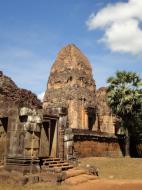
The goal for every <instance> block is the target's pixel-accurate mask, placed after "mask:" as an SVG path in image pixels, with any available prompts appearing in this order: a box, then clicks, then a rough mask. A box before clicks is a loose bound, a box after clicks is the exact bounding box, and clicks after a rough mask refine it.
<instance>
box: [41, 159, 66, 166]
mask: <svg viewBox="0 0 142 190" xmlns="http://www.w3.org/2000/svg"><path fill="white" fill-rule="evenodd" d="M58 163H65V162H64V161H58V160H57V161H45V162H43V165H49V164H58Z"/></svg>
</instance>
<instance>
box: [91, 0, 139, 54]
mask: <svg viewBox="0 0 142 190" xmlns="http://www.w3.org/2000/svg"><path fill="white" fill-rule="evenodd" d="M141 22H142V0H129V1H128V2H127V3H116V4H113V5H112V4H111V5H108V6H106V7H105V8H103V9H101V10H100V11H99V12H97V14H96V15H94V14H92V15H91V16H90V17H89V19H88V21H87V26H88V29H90V30H93V29H97V28H100V29H102V30H104V36H103V38H102V39H101V41H103V42H104V43H105V44H106V45H107V46H108V47H109V48H110V49H111V50H112V51H118V52H128V53H132V54H141V53H142V30H141V28H140V23H141Z"/></svg>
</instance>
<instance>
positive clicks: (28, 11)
mask: <svg viewBox="0 0 142 190" xmlns="http://www.w3.org/2000/svg"><path fill="white" fill-rule="evenodd" d="M141 2H142V1H141V0H129V1H126V0H12V1H11V0H4V1H3V0H0V70H2V71H3V72H4V74H6V75H8V76H10V77H11V78H12V79H13V80H14V81H15V82H16V84H17V85H18V86H19V87H21V88H26V89H29V90H32V91H33V92H34V93H36V94H40V93H42V92H44V91H45V89H46V84H47V80H48V76H49V73H50V68H51V66H52V64H53V62H54V60H55V58H56V55H57V53H58V51H59V50H60V49H61V48H62V47H64V46H65V45H67V44H68V43H74V44H76V46H78V47H79V48H80V49H81V50H82V52H83V53H84V54H85V55H86V56H87V57H88V59H89V61H90V63H91V64H92V68H93V75H94V79H95V80H96V85H97V88H99V87H100V86H104V85H106V79H107V78H108V77H109V76H110V75H113V74H114V73H115V72H116V70H129V71H130V70H131V71H136V72H138V73H139V75H140V76H142V61H141V60H142V30H141V24H142V15H141V11H140V8H142V3H141ZM123 8H124V10H126V13H128V14H124V15H123V12H125V11H124V10H123ZM113 10H115V13H116V14H114V13H113ZM133 10H135V13H134V11H133ZM141 10H142V9H141ZM121 11H123V12H121ZM111 13H112V14H113V15H114V17H113V16H112V15H111ZM120 14H121V15H122V18H121V19H120V17H121V16H120ZM112 17H113V19H112Z"/></svg>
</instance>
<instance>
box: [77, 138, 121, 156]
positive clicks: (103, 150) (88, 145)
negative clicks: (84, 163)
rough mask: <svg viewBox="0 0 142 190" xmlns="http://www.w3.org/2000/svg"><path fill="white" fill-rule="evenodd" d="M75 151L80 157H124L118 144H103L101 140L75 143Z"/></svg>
mask: <svg viewBox="0 0 142 190" xmlns="http://www.w3.org/2000/svg"><path fill="white" fill-rule="evenodd" d="M74 151H75V152H76V154H77V156H78V157H88V156H98V157H122V156H123V154H122V151H121V149H120V145H119V143H118V142H101V141H99V140H83V141H79V140H78V141H75V142H74Z"/></svg>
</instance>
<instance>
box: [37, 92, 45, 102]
mask: <svg viewBox="0 0 142 190" xmlns="http://www.w3.org/2000/svg"><path fill="white" fill-rule="evenodd" d="M44 94H45V92H41V93H40V94H38V95H37V97H38V98H39V99H40V100H41V101H43V98H44Z"/></svg>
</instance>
